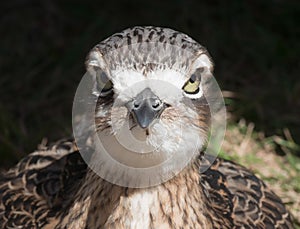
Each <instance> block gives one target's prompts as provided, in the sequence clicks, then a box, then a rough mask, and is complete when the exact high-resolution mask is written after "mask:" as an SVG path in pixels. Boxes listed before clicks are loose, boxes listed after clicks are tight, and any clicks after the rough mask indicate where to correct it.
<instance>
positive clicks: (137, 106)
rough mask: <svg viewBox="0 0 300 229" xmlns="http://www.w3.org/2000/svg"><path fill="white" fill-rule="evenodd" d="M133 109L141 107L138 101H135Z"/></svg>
mask: <svg viewBox="0 0 300 229" xmlns="http://www.w3.org/2000/svg"><path fill="white" fill-rule="evenodd" d="M133 107H134V108H135V109H137V108H139V107H140V103H139V102H137V101H134V102H133Z"/></svg>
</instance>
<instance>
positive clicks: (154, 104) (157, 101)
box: [152, 99, 161, 109]
mask: <svg viewBox="0 0 300 229" xmlns="http://www.w3.org/2000/svg"><path fill="white" fill-rule="evenodd" d="M160 105H161V101H160V100H159V99H155V100H154V102H153V104H152V108H154V109H157V108H159V107H160Z"/></svg>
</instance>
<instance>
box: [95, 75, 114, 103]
mask: <svg viewBox="0 0 300 229" xmlns="http://www.w3.org/2000/svg"><path fill="white" fill-rule="evenodd" d="M96 80H97V88H98V90H99V92H100V96H102V97H103V96H107V95H108V94H110V93H111V92H112V89H113V83H112V82H111V80H109V78H108V77H107V75H106V73H105V72H103V71H101V70H98V71H97V75H96Z"/></svg>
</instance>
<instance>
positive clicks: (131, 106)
mask: <svg viewBox="0 0 300 229" xmlns="http://www.w3.org/2000/svg"><path fill="white" fill-rule="evenodd" d="M126 106H127V108H128V110H129V112H131V113H132V115H133V117H134V118H135V120H136V122H137V123H138V124H139V126H140V127H141V128H143V129H146V128H148V127H149V126H150V124H151V123H152V122H153V121H154V120H155V119H156V118H158V117H159V116H160V114H161V113H162V111H163V110H164V109H165V108H166V107H167V106H166V104H164V103H163V102H162V101H161V100H160V99H159V98H158V96H157V95H155V94H154V93H153V92H152V91H151V90H150V88H146V89H144V90H143V91H141V92H140V93H139V94H138V95H137V96H136V97H135V98H134V99H133V100H132V101H130V102H128V103H127V105H126Z"/></svg>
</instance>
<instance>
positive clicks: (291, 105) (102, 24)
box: [0, 0, 300, 167]
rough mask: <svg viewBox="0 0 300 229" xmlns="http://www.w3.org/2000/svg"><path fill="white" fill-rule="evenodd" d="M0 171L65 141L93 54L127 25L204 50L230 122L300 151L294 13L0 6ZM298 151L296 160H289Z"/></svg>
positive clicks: (294, 9) (158, 6)
mask: <svg viewBox="0 0 300 229" xmlns="http://www.w3.org/2000/svg"><path fill="white" fill-rule="evenodd" d="M0 10H1V11H0V12H1V14H0V26H1V27H0V33H1V46H0V54H1V55H0V68H1V70H0V153H1V155H0V159H1V162H0V166H2V167H8V166H10V165H11V164H13V163H15V162H16V161H17V160H18V159H19V158H20V157H22V156H24V155H25V154H26V153H28V152H31V151H33V150H34V149H35V148H36V146H37V144H38V143H40V142H41V140H42V138H44V137H47V138H48V139H49V141H50V142H51V141H55V140H58V139H59V138H61V137H68V136H70V135H71V133H72V129H71V108H72V101H73V96H74V93H75V90H76V87H77V84H78V83H79V81H80V79H81V77H82V76H83V74H84V72H85V69H84V60H85V56H86V54H87V53H88V51H89V49H91V48H92V47H93V46H94V45H95V44H97V43H98V42H99V41H101V40H103V39H104V38H106V37H108V36H110V35H111V34H112V33H114V32H118V31H120V30H122V29H125V28H127V27H132V26H134V25H156V26H164V27H170V28H173V29H175V30H179V31H182V32H185V33H187V34H189V35H190V36H191V37H193V38H194V39H195V40H197V41H199V42H200V43H201V44H202V45H204V46H205V47H207V48H208V50H209V52H210V54H211V55H212V57H213V59H214V61H215V76H216V79H217V80H218V82H219V84H220V87H221V88H222V89H223V90H225V91H229V92H231V93H227V95H228V94H229V95H230V97H231V98H228V99H226V101H227V103H228V105H229V109H230V111H231V113H232V120H233V121H234V120H239V119H240V118H245V119H246V120H247V122H254V123H255V126H256V130H257V131H264V132H265V133H266V136H272V135H279V136H283V135H284V134H283V129H284V128H287V130H289V131H290V132H291V134H292V137H293V139H294V141H295V142H296V143H300V80H299V70H300V68H299V53H300V52H299V51H300V42H299V38H300V26H299V21H300V18H299V15H300V4H299V1H298V0H294V1H286V0H273V1H271V0H269V1H264V0H251V1H250V0H249V1H214V0H207V1H199V0H165V1H160V2H159V1H149V2H142V1H139V0H136V1H120V2H113V1H95V0H94V1H78V0H76V1H50V0H41V1H39V0H10V1H1V3H0ZM297 153H299V151H297V150H295V154H297Z"/></svg>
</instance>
